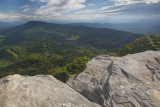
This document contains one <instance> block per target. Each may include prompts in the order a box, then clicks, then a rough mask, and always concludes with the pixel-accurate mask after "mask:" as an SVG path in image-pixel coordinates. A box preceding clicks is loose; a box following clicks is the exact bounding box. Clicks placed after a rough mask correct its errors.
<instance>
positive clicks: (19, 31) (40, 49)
mask: <svg viewBox="0 0 160 107" xmlns="http://www.w3.org/2000/svg"><path fill="white" fill-rule="evenodd" d="M141 36H142V35H140V34H134V33H129V32H124V31H119V30H113V29H106V28H91V27H86V26H76V27H74V26H68V25H61V24H50V23H45V22H38V21H31V22H28V23H26V24H24V25H21V26H18V27H14V28H10V29H5V30H1V31H0V77H4V76H7V75H10V74H15V73H17V74H23V75H37V74H51V75H53V76H55V77H56V78H58V79H60V80H61V81H66V79H67V78H68V76H69V75H71V74H75V73H80V72H81V71H83V69H84V68H85V65H86V63H87V62H88V61H89V59H90V58H92V57H94V56H96V55H99V54H106V53H108V52H113V51H115V50H117V49H118V48H120V47H121V46H122V45H124V44H126V43H129V42H132V41H133V40H135V39H136V38H139V37H141Z"/></svg>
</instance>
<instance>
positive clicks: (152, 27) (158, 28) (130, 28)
mask: <svg viewBox="0 0 160 107" xmlns="http://www.w3.org/2000/svg"><path fill="white" fill-rule="evenodd" d="M50 23H51V22H50ZM23 24H25V22H22V21H15V22H0V29H6V28H11V27H16V26H20V25H23ZM65 25H69V26H80V25H83V26H88V27H96V28H109V29H116V30H122V31H127V32H133V33H140V34H150V33H155V34H157V35H160V23H151V22H146V23H144V22H143V23H103V24H101V23H69V24H65Z"/></svg>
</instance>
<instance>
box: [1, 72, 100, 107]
mask: <svg viewBox="0 0 160 107" xmlns="http://www.w3.org/2000/svg"><path fill="white" fill-rule="evenodd" d="M0 107H100V106H99V105H98V104H95V103H92V102H90V101H89V100H87V99H86V98H85V97H83V96H82V95H80V94H79V93H77V92H76V91H74V90H73V89H72V88H70V87H69V86H68V85H66V84H64V83H62V82H60V81H58V80H56V79H55V78H54V77H52V76H44V75H39V76H33V77H29V76H20V75H12V76H8V77H5V78H2V79H0Z"/></svg>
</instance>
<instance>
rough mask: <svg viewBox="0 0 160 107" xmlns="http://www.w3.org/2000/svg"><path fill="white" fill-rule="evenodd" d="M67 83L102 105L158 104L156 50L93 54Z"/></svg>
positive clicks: (159, 79)
mask: <svg viewBox="0 0 160 107" xmlns="http://www.w3.org/2000/svg"><path fill="white" fill-rule="evenodd" d="M67 84H68V85H69V86H71V87H72V88H73V89H75V90H76V91H78V92H79V93H81V94H82V95H83V96H85V97H87V98H88V99H89V100H91V101H93V102H95V103H98V104H100V105H102V106H103V107H160V51H146V52H142V53H137V54H132V55H127V56H124V57H111V56H103V55H101V56H98V57H95V58H93V59H92V60H91V61H89V62H88V64H87V68H86V69H85V70H84V72H82V73H81V74H79V75H74V76H71V77H70V79H69V80H68V81H67Z"/></svg>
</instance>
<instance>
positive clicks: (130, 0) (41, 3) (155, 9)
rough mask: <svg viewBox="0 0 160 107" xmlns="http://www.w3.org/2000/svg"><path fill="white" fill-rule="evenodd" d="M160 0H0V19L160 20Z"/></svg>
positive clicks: (76, 20)
mask: <svg viewBox="0 0 160 107" xmlns="http://www.w3.org/2000/svg"><path fill="white" fill-rule="evenodd" d="M159 19H160V0H0V21H17V20H22V21H30V20H43V21H59V22H61V21H62V22H100V23H107V22H110V23H124V22H140V21H159Z"/></svg>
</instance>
